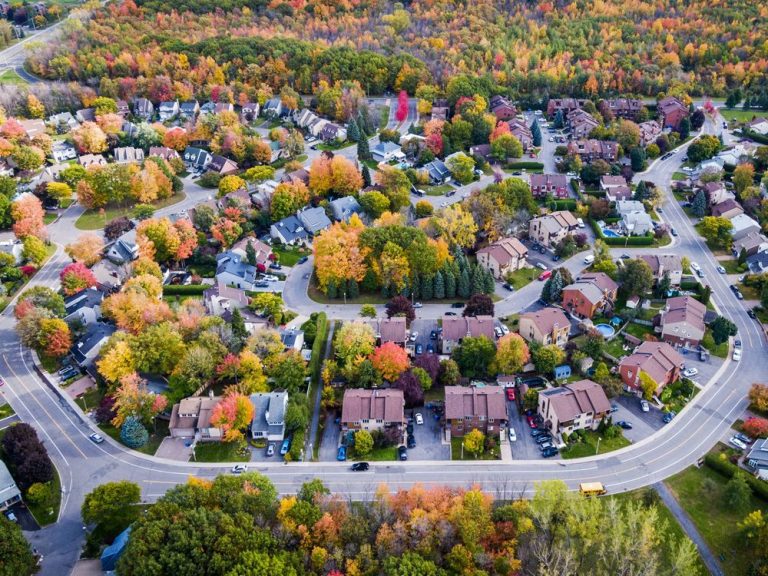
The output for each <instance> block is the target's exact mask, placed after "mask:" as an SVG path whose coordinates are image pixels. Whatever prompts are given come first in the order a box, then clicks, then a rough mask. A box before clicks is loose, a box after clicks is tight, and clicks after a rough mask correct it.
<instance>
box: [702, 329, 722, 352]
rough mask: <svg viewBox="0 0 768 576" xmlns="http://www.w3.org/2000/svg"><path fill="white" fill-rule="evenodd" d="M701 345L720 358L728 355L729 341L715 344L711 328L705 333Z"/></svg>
mask: <svg viewBox="0 0 768 576" xmlns="http://www.w3.org/2000/svg"><path fill="white" fill-rule="evenodd" d="M701 345H702V346H704V348H706V349H707V350H709V351H710V353H711V354H712V356H717V357H718V358H727V357H728V342H727V341H726V342H723V343H722V344H715V341H714V339H713V338H712V330H710V329H709V328H707V331H706V332H705V333H704V340H702V341H701Z"/></svg>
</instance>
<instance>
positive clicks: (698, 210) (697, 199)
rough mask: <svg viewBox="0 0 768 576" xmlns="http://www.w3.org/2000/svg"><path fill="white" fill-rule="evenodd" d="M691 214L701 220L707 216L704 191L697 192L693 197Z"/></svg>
mask: <svg viewBox="0 0 768 576" xmlns="http://www.w3.org/2000/svg"><path fill="white" fill-rule="evenodd" d="M691 212H692V213H693V215H694V216H696V217H697V218H703V217H704V216H705V215H706V214H707V193H706V192H705V191H704V190H699V191H698V192H697V193H696V195H695V196H694V197H693V202H692V203H691Z"/></svg>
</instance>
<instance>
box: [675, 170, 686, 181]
mask: <svg viewBox="0 0 768 576" xmlns="http://www.w3.org/2000/svg"><path fill="white" fill-rule="evenodd" d="M687 179H688V175H687V174H686V173H685V172H675V173H673V174H672V180H687Z"/></svg>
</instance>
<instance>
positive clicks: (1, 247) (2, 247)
mask: <svg viewBox="0 0 768 576" xmlns="http://www.w3.org/2000/svg"><path fill="white" fill-rule="evenodd" d="M0 252H2V253H3V254H10V255H11V256H13V259H14V262H15V264H16V265H17V266H18V265H19V264H21V263H22V262H23V261H24V244H23V243H22V242H21V241H20V240H3V241H2V242H0Z"/></svg>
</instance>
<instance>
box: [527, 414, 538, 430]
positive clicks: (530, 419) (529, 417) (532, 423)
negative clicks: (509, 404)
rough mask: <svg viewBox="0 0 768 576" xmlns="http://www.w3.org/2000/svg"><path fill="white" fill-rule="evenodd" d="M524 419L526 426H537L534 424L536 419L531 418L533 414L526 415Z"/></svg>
mask: <svg viewBox="0 0 768 576" xmlns="http://www.w3.org/2000/svg"><path fill="white" fill-rule="evenodd" d="M526 420H527V421H528V426H530V427H531V428H538V426H536V420H534V419H533V416H528V417H527V418H526Z"/></svg>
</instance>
